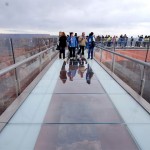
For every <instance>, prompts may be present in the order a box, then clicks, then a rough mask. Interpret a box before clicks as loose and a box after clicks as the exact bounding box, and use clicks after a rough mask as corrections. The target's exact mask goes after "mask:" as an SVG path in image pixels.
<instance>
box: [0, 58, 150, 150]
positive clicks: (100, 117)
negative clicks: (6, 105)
mask: <svg viewBox="0 0 150 150" xmlns="http://www.w3.org/2000/svg"><path fill="white" fill-rule="evenodd" d="M1 124H2V123H1ZM144 129H146V131H145V130H144ZM149 139H150V116H149V114H147V113H146V112H145V111H144V110H143V108H142V107H141V106H139V105H138V104H137V103H136V102H135V100H133V98H132V97H131V96H129V95H128V94H127V93H126V92H125V91H124V90H123V89H122V88H121V87H120V86H119V85H118V84H117V83H116V82H115V81H114V80H113V79H112V78H111V77H110V76H109V75H108V74H107V73H106V72H105V71H104V70H103V69H102V68H101V67H100V66H99V65H98V64H97V63H96V62H95V61H94V60H88V61H87V60H86V59H85V58H80V59H78V60H70V61H67V62H64V61H63V60H56V61H55V62H54V64H53V65H52V66H51V68H50V69H49V70H48V71H47V73H46V74H45V75H44V76H43V78H42V80H41V81H40V82H39V83H38V85H37V86H36V87H35V89H34V90H33V91H32V92H31V94H30V95H29V97H28V98H27V99H26V101H25V102H24V103H23V105H22V106H21V107H20V108H19V110H18V111H17V112H16V114H15V115H14V116H13V118H12V119H11V120H10V122H9V123H8V124H7V126H6V127H5V128H4V129H3V130H2V132H1V134H0V149H2V150H10V149H11V150H17V149H18V150H32V149H37V150H77V149H78V150H134V149H135V150H136V149H144V150H149V149H150V144H149V142H148V141H149ZM8 143H9V144H8Z"/></svg>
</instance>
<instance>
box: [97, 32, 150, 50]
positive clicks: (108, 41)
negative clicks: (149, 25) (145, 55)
mask: <svg viewBox="0 0 150 150" xmlns="http://www.w3.org/2000/svg"><path fill="white" fill-rule="evenodd" d="M96 41H97V42H99V43H101V45H102V46H107V47H112V46H116V47H122V48H123V47H126V46H130V47H146V46H147V45H148V42H149V41H150V36H148V35H146V36H145V37H144V36H143V35H141V36H139V35H138V37H137V38H134V37H133V36H131V37H130V38H128V36H127V35H126V34H125V35H120V36H119V37H118V36H115V35H114V36H110V35H106V36H103V35H102V36H97V37H96Z"/></svg>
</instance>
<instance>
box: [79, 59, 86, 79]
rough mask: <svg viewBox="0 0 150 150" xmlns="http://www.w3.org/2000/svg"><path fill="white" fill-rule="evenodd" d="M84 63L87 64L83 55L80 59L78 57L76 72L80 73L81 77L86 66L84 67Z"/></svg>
mask: <svg viewBox="0 0 150 150" xmlns="http://www.w3.org/2000/svg"><path fill="white" fill-rule="evenodd" d="M85 64H87V60H86V59H85V58H84V57H81V59H79V68H78V74H79V75H80V77H81V78H83V75H84V72H85V71H86V70H87V68H85Z"/></svg>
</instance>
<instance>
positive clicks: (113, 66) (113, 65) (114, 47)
mask: <svg viewBox="0 0 150 150" xmlns="http://www.w3.org/2000/svg"><path fill="white" fill-rule="evenodd" d="M115 45H116V39H115V40H114V43H113V50H114V52H115V51H116V46H115ZM114 69H115V54H112V72H113V73H114Z"/></svg>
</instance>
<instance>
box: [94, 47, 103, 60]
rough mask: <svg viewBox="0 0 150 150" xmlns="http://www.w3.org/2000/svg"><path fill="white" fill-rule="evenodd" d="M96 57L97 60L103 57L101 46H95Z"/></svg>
mask: <svg viewBox="0 0 150 150" xmlns="http://www.w3.org/2000/svg"><path fill="white" fill-rule="evenodd" d="M94 57H95V59H96V61H98V62H100V59H101V49H100V48H97V47H95V49H94Z"/></svg>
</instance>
